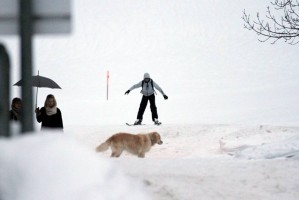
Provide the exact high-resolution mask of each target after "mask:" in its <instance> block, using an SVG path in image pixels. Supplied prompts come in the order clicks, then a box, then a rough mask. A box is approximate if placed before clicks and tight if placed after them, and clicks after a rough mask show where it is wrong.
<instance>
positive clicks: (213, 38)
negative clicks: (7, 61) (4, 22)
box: [0, 0, 299, 200]
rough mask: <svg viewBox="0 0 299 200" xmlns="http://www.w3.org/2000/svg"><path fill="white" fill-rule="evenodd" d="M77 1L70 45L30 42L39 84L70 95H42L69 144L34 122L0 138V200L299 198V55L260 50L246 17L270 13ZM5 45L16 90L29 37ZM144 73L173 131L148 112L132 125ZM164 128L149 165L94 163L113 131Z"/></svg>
mask: <svg viewBox="0 0 299 200" xmlns="http://www.w3.org/2000/svg"><path fill="white" fill-rule="evenodd" d="M72 3H73V4H72V7H73V13H72V14H73V21H72V25H73V30H72V33H71V34H70V35H64V36H62V35H59V36H57V35H55V36H53V35H37V36H36V35H35V36H34V40H33V51H34V52H33V72H34V74H37V70H39V71H40V75H42V76H46V77H49V78H51V79H53V80H54V81H56V82H57V83H58V84H59V85H60V86H61V87H62V90H52V89H47V88H41V89H39V96H38V102H37V104H38V106H39V107H41V106H43V103H44V100H45V98H46V95H48V94H49V93H51V94H54V95H55V97H56V99H57V102H58V107H59V108H60V110H61V111H62V116H63V121H64V134H63V135H59V134H53V133H47V134H46V133H40V132H39V127H40V124H38V123H36V122H35V124H34V125H35V127H36V132H35V133H33V134H28V135H24V136H14V137H13V138H10V139H4V138H1V139H0V199H1V200H41V199H42V200H48V199H49V200H50V199H51V200H53V199H59V200H60V199H61V200H81V199H84V200H95V199H96V200H99V199H104V200H111V199H113V200H114V199H115V200H119V199H123V200H126V199H136V200H140V199H142V200H143V199H144V200H145V199H153V200H164V199H169V200H173V199H174V200H176V199H177V200H182V199H183V200H184V199H186V200H193V199H195V200H197V199H204V200H209V199H213V200H214V199H217V200H218V199H219V200H220V199H221V200H222V199H232V200H235V199H236V200H237V199H238V200H239V199H245V200H247V199H248V200H252V199H262V200H272V199H279V200H281V199H287V200H297V199H298V198H299V192H298V187H299V178H298V177H299V176H298V175H299V174H298V173H299V172H298V168H299V162H298V151H299V115H298V113H299V106H298V102H299V93H298V92H297V91H298V88H299V79H298V76H299V68H298V63H299V57H298V56H297V55H298V45H287V44H285V43H284V42H283V41H282V42H278V43H277V44H276V45H271V44H269V43H260V42H258V41H257V39H258V36H257V35H256V34H254V33H253V32H250V31H248V30H245V29H244V28H243V21H242V20H241V16H242V11H243V9H246V11H247V12H249V13H250V14H251V16H252V17H254V16H255V13H256V12H258V11H259V12H262V13H264V12H265V10H266V7H267V6H268V5H270V1H268V0H265V1H260V0H251V1H240V2H237V1H236V0H225V1H223V0H201V1H198V0H188V1H180V0H163V1H161V0H151V1H147V0H117V1H110V0H84V1H81V0H74V1H72ZM0 42H1V43H4V45H5V46H6V47H7V50H8V52H9V55H10V58H11V73H12V75H11V85H13V84H14V83H15V82H17V81H18V80H19V79H20V78H21V75H20V67H19V64H20V55H19V52H20V51H19V39H18V38H17V36H0ZM108 70H109V72H110V79H109V99H108V100H107V99H106V88H107V85H106V72H107V71H108ZM145 72H148V73H149V74H150V75H151V77H152V78H153V79H154V80H155V81H156V82H157V83H158V84H159V85H160V86H161V87H162V89H163V90H164V91H165V93H166V94H167V95H168V97H169V99H168V100H167V101H165V100H164V99H163V97H162V96H161V94H159V93H158V95H157V96H156V103H157V107H158V113H159V120H160V121H162V123H163V124H162V126H160V127H157V126H153V125H152V124H151V123H152V122H151V117H150V111H149V108H147V110H146V112H145V115H144V123H145V124H147V125H144V126H139V127H128V126H125V125H124V124H125V122H130V123H132V122H134V121H135V118H136V114H137V110H138V106H139V103H140V99H141V95H140V94H139V90H138V89H136V90H134V91H132V92H130V94H129V95H124V93H125V91H126V90H127V89H128V88H129V87H130V86H132V85H133V84H135V83H137V82H138V81H140V80H141V79H142V77H143V74H144V73H145ZM0 81H1V80H0ZM34 92H35V90H34ZM34 94H35V93H34ZM15 96H20V88H19V87H15V86H11V99H12V98H13V97H15ZM13 128H14V132H18V131H17V130H18V127H13ZM154 130H156V131H158V132H159V133H160V134H161V136H162V139H163V141H164V143H163V145H161V146H160V145H157V146H154V147H153V148H152V150H151V151H150V152H149V153H148V154H146V157H145V158H144V159H139V158H137V157H135V156H132V155H129V154H126V153H124V154H123V155H122V156H121V157H120V158H118V159H111V158H110V157H109V155H110V151H107V152H104V153H96V152H95V151H94V149H95V147H96V146H97V145H98V144H99V143H100V142H103V141H104V140H105V139H107V138H108V137H109V136H110V135H112V134H114V133H117V132H120V131H126V132H131V133H139V132H150V131H154ZM16 135H17V134H16Z"/></svg>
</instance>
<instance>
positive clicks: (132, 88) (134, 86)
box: [129, 81, 142, 91]
mask: <svg viewBox="0 0 299 200" xmlns="http://www.w3.org/2000/svg"><path fill="white" fill-rule="evenodd" d="M141 86H142V81H140V82H139V83H137V84H135V85H133V86H132V87H130V89H129V90H130V91H132V90H134V89H136V88H139V87H141Z"/></svg>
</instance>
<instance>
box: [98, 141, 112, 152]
mask: <svg viewBox="0 0 299 200" xmlns="http://www.w3.org/2000/svg"><path fill="white" fill-rule="evenodd" d="M109 147H110V138H109V139H108V140H106V142H103V143H102V144H100V145H99V146H97V148H96V152H102V151H107V150H108V148H109Z"/></svg>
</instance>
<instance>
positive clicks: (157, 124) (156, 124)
mask: <svg viewBox="0 0 299 200" xmlns="http://www.w3.org/2000/svg"><path fill="white" fill-rule="evenodd" d="M161 124H162V123H161V122H159V123H154V125H155V126H160V125H161ZM126 125H127V126H143V125H146V124H130V123H126Z"/></svg>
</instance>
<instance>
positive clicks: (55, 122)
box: [35, 94, 63, 129]
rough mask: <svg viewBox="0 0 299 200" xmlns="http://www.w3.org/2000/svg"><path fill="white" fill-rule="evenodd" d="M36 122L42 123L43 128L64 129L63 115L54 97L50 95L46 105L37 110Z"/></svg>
mask: <svg viewBox="0 0 299 200" xmlns="http://www.w3.org/2000/svg"><path fill="white" fill-rule="evenodd" d="M35 113H36V120H37V121H38V122H39V123H40V122H41V123H42V125H41V128H42V129H44V128H56V129H63V122H62V115H61V111H60V109H59V108H57V102H56V99H55V97H54V95H52V94H49V95H48V96H47V98H46V101H45V105H44V107H42V108H41V109H39V108H36V109H35Z"/></svg>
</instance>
